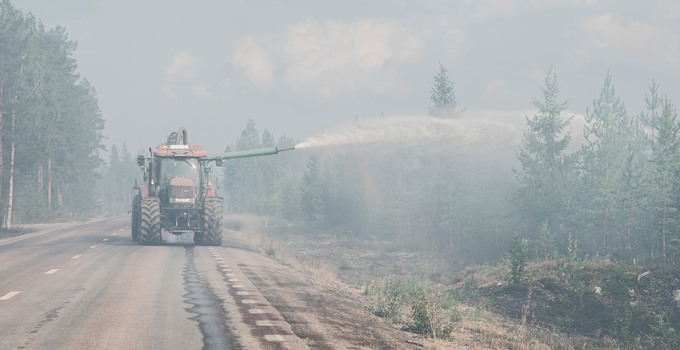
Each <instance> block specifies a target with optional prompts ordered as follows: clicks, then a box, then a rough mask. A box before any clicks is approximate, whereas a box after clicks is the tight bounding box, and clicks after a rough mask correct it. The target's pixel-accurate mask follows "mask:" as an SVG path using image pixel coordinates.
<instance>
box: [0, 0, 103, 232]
mask: <svg viewBox="0 0 680 350" xmlns="http://www.w3.org/2000/svg"><path fill="white" fill-rule="evenodd" d="M76 46H77V45H76V43H75V42H74V41H71V40H69V39H68V37H67V35H66V30H65V29H64V28H61V27H56V28H52V29H47V28H45V27H44V26H43V24H42V23H40V21H39V20H38V19H36V18H35V17H33V16H32V15H30V14H25V13H24V12H22V11H20V10H18V9H16V8H14V7H13V6H12V4H11V3H10V1H9V0H0V154H1V157H0V184H1V186H0V203H1V205H0V211H1V212H2V223H3V227H5V228H10V227H11V225H12V224H13V223H24V222H35V221H39V220H50V219H61V218H69V217H76V216H88V215H90V214H92V213H93V212H94V208H95V205H94V203H95V197H96V194H95V191H94V187H95V186H94V183H95V180H96V174H95V173H94V172H92V171H91V169H97V168H98V167H99V164H100V162H101V159H100V158H99V151H100V150H101V149H102V145H101V140H102V130H103V128H104V121H103V119H102V117H101V112H100V110H99V107H98V102H97V98H96V93H95V91H94V88H93V87H92V86H90V85H89V83H88V82H87V81H85V80H82V79H80V78H79V76H78V74H77V73H76V68H77V65H76V61H75V59H73V57H72V56H73V52H74V51H75V49H76Z"/></svg>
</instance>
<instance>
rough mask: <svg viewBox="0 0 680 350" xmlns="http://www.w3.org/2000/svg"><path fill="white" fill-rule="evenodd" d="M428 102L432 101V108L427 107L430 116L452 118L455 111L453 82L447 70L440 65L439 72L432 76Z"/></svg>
mask: <svg viewBox="0 0 680 350" xmlns="http://www.w3.org/2000/svg"><path fill="white" fill-rule="evenodd" d="M430 100H432V106H430V107H429V109H428V114H429V115H431V116H434V117H441V118H446V117H450V116H452V115H453V112H454V111H455V110H456V94H455V91H454V89H453V81H452V80H451V79H450V77H449V70H448V69H447V68H446V67H444V65H443V64H441V63H440V64H439V71H438V72H437V74H435V75H434V83H433V85H432V89H431V91H430Z"/></svg>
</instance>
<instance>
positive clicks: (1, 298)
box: [0, 291, 21, 300]
mask: <svg viewBox="0 0 680 350" xmlns="http://www.w3.org/2000/svg"><path fill="white" fill-rule="evenodd" d="M19 293H21V292H18V291H17V292H9V293H7V294H5V295H3V296H1V297H0V300H9V299H12V298H13V297H14V296H15V295H17V294H19Z"/></svg>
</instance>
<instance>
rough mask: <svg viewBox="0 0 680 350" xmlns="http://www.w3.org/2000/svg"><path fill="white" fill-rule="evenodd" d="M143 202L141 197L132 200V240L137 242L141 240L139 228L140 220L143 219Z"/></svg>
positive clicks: (137, 196) (136, 196)
mask: <svg viewBox="0 0 680 350" xmlns="http://www.w3.org/2000/svg"><path fill="white" fill-rule="evenodd" d="M140 202H141V200H140V199H139V195H135V198H134V199H133V200H132V211H131V213H130V216H131V217H132V220H131V222H130V231H131V233H132V239H133V240H135V241H137V240H138V239H139V226H140V219H141V212H140V211H141V206H142V205H141V203H140Z"/></svg>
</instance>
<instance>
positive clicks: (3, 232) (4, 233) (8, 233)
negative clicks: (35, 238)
mask: <svg viewBox="0 0 680 350" xmlns="http://www.w3.org/2000/svg"><path fill="white" fill-rule="evenodd" d="M34 231H35V230H34V229H30V228H24V227H15V228H12V229H9V230H7V229H4V228H0V239H2V238H10V237H16V236H21V235H25V234H27V233H31V232H34Z"/></svg>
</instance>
